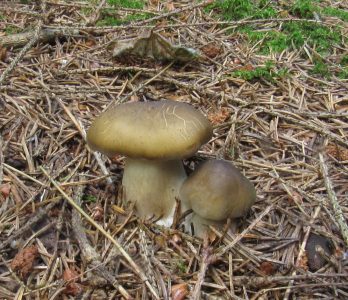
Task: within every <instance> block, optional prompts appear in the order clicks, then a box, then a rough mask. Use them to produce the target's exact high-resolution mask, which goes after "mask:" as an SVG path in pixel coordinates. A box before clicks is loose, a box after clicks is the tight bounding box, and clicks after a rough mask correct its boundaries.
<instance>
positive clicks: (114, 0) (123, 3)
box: [107, 0, 144, 9]
mask: <svg viewBox="0 0 348 300" xmlns="http://www.w3.org/2000/svg"><path fill="white" fill-rule="evenodd" d="M107 3H108V4H110V5H114V6H119V7H125V8H135V9H142V8H144V1H140V0H107Z"/></svg>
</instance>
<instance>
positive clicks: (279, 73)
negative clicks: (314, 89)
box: [231, 61, 288, 81]
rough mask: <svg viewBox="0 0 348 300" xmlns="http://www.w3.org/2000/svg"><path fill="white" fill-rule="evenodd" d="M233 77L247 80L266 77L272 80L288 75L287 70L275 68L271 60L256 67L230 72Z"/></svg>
mask: <svg viewBox="0 0 348 300" xmlns="http://www.w3.org/2000/svg"><path fill="white" fill-rule="evenodd" d="M231 75H232V76H233V77H239V78H242V79H244V80H247V81H253V80H257V79H262V78H263V79H266V80H269V81H274V79H276V78H284V77H286V76H287V75H288V70H287V69H285V68H281V69H279V70H277V69H276V68H275V66H274V63H273V62H272V61H267V62H266V64H265V66H262V67H257V68H255V69H253V70H238V71H234V72H233V73H232V74H231Z"/></svg>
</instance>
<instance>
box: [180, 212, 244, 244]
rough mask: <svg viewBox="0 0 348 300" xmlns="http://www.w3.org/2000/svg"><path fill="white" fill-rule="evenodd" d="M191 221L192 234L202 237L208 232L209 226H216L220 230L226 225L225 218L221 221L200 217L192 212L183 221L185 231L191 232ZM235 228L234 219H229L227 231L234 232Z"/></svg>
mask: <svg viewBox="0 0 348 300" xmlns="http://www.w3.org/2000/svg"><path fill="white" fill-rule="evenodd" d="M191 223H192V226H193V230H194V235H195V236H197V237H200V238H204V236H205V235H207V234H208V233H209V226H213V227H215V228H217V229H218V230H222V229H223V228H224V227H225V226H226V224H227V220H223V221H214V220H208V219H205V218H202V217H201V216H199V215H197V214H196V213H194V212H193V213H192V216H191V217H190V218H188V219H187V220H186V223H185V228H186V231H187V232H189V233H191V234H193V232H192V230H191ZM236 230H237V223H236V221H235V220H231V221H230V223H229V226H228V228H227V231H228V232H236Z"/></svg>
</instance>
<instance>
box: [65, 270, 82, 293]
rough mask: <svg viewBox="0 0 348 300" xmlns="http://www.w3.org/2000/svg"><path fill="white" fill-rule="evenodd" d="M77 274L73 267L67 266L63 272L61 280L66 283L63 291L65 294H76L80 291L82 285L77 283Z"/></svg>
mask: <svg viewBox="0 0 348 300" xmlns="http://www.w3.org/2000/svg"><path fill="white" fill-rule="evenodd" d="M78 279H79V274H78V273H77V272H76V270H75V269H72V268H67V269H65V271H64V273H63V280H64V281H65V282H66V283H67V285H66V288H65V290H64V293H65V294H66V295H71V296H76V295H78V294H79V293H80V292H81V291H82V287H81V285H80V284H78V283H77V281H78Z"/></svg>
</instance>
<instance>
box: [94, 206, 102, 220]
mask: <svg viewBox="0 0 348 300" xmlns="http://www.w3.org/2000/svg"><path fill="white" fill-rule="evenodd" d="M92 218H93V220H95V221H102V220H103V218H104V209H103V207H102V206H100V205H99V204H97V205H96V206H95V207H93V209H92Z"/></svg>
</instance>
